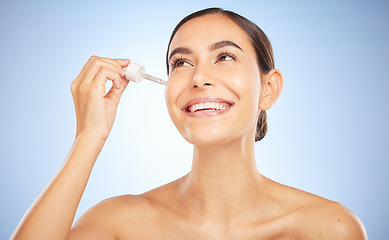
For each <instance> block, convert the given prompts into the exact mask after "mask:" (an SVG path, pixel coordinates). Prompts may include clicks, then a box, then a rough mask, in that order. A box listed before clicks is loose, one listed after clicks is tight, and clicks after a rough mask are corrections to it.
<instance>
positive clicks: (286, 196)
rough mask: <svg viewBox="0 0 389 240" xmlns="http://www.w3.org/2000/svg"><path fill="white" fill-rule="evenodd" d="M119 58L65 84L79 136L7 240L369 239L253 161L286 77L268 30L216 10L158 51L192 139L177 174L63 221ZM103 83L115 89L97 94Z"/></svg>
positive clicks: (91, 157) (108, 111) (194, 18)
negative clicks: (186, 165)
mask: <svg viewBox="0 0 389 240" xmlns="http://www.w3.org/2000/svg"><path fill="white" fill-rule="evenodd" d="M129 62H130V61H129V60H128V59H108V58H100V57H91V59H90V60H89V61H88V62H87V63H86V64H85V66H84V68H83V69H82V71H81V73H80V75H79V76H78V77H77V78H76V80H75V81H74V82H73V83H72V87H71V89H72V94H73V98H74V103H75V108H76V115H77V132H76V139H75V142H74V145H73V147H72V149H71V150H70V153H69V155H68V156H67V158H66V160H65V162H64V164H63V166H62V167H61V169H60V170H59V172H58V174H57V175H56V176H55V178H54V179H53V181H52V182H51V183H50V184H49V185H48V187H47V188H46V189H45V190H44V191H43V192H42V194H41V195H40V196H39V197H38V199H37V200H36V201H35V202H34V203H33V205H32V206H31V207H30V209H29V210H28V212H27V213H26V215H25V216H24V218H23V219H22V221H21V223H20V224H19V226H18V227H17V229H16V230H15V232H14V234H13V236H12V237H11V238H12V239H73V240H74V239H316V238H320V239H366V238H367V237H366V233H365V230H364V227H363V225H362V223H361V221H360V220H359V219H358V217H357V216H356V215H355V214H353V213H352V212H350V211H349V210H347V209H345V208H344V207H343V206H342V205H340V204H338V203H335V202H332V201H329V200H326V199H323V198H321V197H318V196H315V195H313V194H309V193H306V192H303V191H301V190H297V189H294V188H291V187H287V186H284V185H281V184H279V183H276V182H274V181H272V180H270V179H267V178H266V177H264V176H262V175H261V174H260V173H259V172H258V170H257V167H256V163H255V157H254V142H255V141H257V140H260V139H261V138H263V137H264V135H265V133H266V129H267V127H266V113H265V110H267V109H269V108H270V107H271V106H272V105H273V104H274V102H275V101H276V100H277V98H278V96H279V94H280V92H281V89H282V85H283V81H282V76H281V73H280V72H279V71H278V70H276V69H274V60H273V53H272V49H271V45H270V43H269V41H268V39H267V37H266V35H265V34H264V33H263V32H262V31H261V30H260V29H259V28H258V27H257V26H256V25H255V24H253V23H251V22H250V21H249V20H247V19H245V18H243V17H241V16H239V15H237V14H235V13H232V12H228V11H224V10H221V9H206V10H203V11H200V12H197V13H194V14H192V15H189V16H188V17H186V18H185V19H183V20H182V21H181V22H180V23H179V24H178V25H177V27H176V29H175V30H174V31H173V34H172V37H171V39H170V42H169V46H168V52H167V65H168V74H169V83H168V86H167V87H166V102H167V106H168V110H169V114H170V117H171V119H172V121H173V123H174V124H175V126H176V127H177V129H178V130H179V132H180V133H181V134H182V136H183V137H184V138H185V139H186V140H187V141H188V142H190V143H192V144H193V146H194V152H193V164H192V170H191V172H190V173H188V174H187V175H186V176H184V177H182V178H180V179H178V180H176V181H174V182H172V183H169V184H167V185H165V186H162V187H159V188H157V189H154V190H152V191H149V192H146V193H144V194H141V195H137V196H133V195H126V196H119V197H114V198H111V199H108V200H105V201H103V202H101V203H99V204H97V205H96V206H95V207H93V208H91V209H90V210H89V211H87V212H86V213H85V214H84V215H83V216H81V217H80V219H79V220H78V221H77V222H76V224H75V225H74V226H73V228H71V226H72V223H73V220H74V215H75V212H76V210H77V206H78V203H79V201H80V199H81V196H82V194H83V191H84V189H85V186H86V184H87V181H88V178H89V175H90V172H91V170H92V167H93V165H94V163H95V160H96V158H97V156H98V154H99V153H100V151H101V149H102V147H103V145H104V142H105V140H106V139H107V137H108V135H109V132H110V130H111V127H112V124H113V122H114V118H115V114H116V107H117V105H118V104H119V100H120V97H121V95H122V93H123V91H124V90H125V88H126V86H127V84H128V81H127V80H126V79H125V78H124V71H123V68H125V67H126V66H127V65H128V64H129ZM107 79H109V80H112V81H113V87H112V89H111V90H110V91H109V92H108V93H107V94H106V95H105V96H104V94H105V87H104V85H105V83H106V82H107Z"/></svg>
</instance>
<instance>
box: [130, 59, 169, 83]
mask: <svg viewBox="0 0 389 240" xmlns="http://www.w3.org/2000/svg"><path fill="white" fill-rule="evenodd" d="M145 71H146V70H145V67H144V66H142V65H139V64H136V63H130V65H128V67H127V69H126V75H125V76H126V79H127V80H130V81H133V82H136V83H140V82H141V81H142V79H147V80H149V81H152V82H155V83H159V84H162V85H167V82H166V81H164V80H162V79H159V78H157V77H154V76H151V75H149V74H146V73H145Z"/></svg>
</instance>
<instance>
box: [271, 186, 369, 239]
mask: <svg viewBox="0 0 389 240" xmlns="http://www.w3.org/2000/svg"><path fill="white" fill-rule="evenodd" d="M270 184H271V186H272V188H273V189H275V191H274V195H276V196H277V198H275V199H276V201H279V202H280V203H281V204H280V205H282V206H284V207H285V206H286V207H287V208H286V210H285V211H284V216H286V217H287V219H289V220H290V221H288V222H289V224H288V226H289V227H290V228H289V229H291V235H293V236H295V238H296V239H309V240H311V239H331V240H336V239H351V240H354V239H355V240H362V239H367V236H366V231H365V228H364V226H363V224H362V222H361V220H360V219H359V218H358V216H357V215H356V214H355V213H353V212H352V211H350V210H348V209H347V208H345V207H344V206H343V205H342V204H340V203H337V202H334V201H330V200H328V199H325V198H323V197H320V196H317V195H315V194H312V193H308V192H305V191H303V190H299V189H296V188H293V187H289V186H286V185H283V184H280V183H277V182H274V181H272V180H270Z"/></svg>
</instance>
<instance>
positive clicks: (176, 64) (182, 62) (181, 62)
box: [170, 56, 191, 69]
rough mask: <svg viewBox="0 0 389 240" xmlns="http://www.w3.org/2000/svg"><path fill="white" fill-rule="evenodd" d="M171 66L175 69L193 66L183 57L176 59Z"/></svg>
mask: <svg viewBox="0 0 389 240" xmlns="http://www.w3.org/2000/svg"><path fill="white" fill-rule="evenodd" d="M170 66H171V67H172V68H173V69H175V68H178V67H185V66H191V65H190V64H189V62H188V60H187V59H184V58H183V57H182V56H180V57H174V58H173V59H172V61H171V63H170Z"/></svg>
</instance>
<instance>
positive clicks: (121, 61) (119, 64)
mask: <svg viewBox="0 0 389 240" xmlns="http://www.w3.org/2000/svg"><path fill="white" fill-rule="evenodd" d="M102 59H103V60H104V61H107V62H109V63H112V64H113V65H115V66H116V68H117V70H118V71H119V72H120V75H121V76H123V77H124V76H125V75H126V72H125V71H124V69H123V68H125V67H127V66H128V64H130V59H111V58H102Z"/></svg>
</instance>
